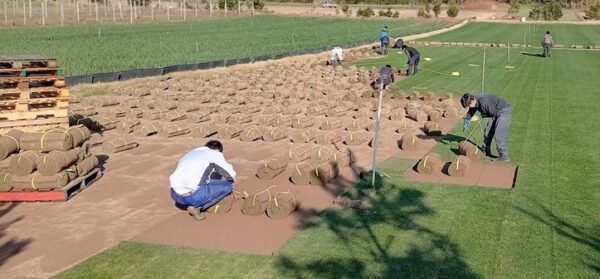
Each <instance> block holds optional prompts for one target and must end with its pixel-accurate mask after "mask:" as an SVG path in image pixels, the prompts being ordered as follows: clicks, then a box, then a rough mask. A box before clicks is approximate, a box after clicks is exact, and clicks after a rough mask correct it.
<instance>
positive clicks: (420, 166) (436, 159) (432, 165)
mask: <svg viewBox="0 0 600 279" xmlns="http://www.w3.org/2000/svg"><path fill="white" fill-rule="evenodd" d="M441 164H442V157H441V156H440V155H439V154H437V153H433V152H430V153H427V154H426V155H425V156H423V158H421V160H419V162H418V163H417V167H416V171H417V172H418V173H423V174H431V173H433V172H434V171H435V170H438V169H441Z"/></svg>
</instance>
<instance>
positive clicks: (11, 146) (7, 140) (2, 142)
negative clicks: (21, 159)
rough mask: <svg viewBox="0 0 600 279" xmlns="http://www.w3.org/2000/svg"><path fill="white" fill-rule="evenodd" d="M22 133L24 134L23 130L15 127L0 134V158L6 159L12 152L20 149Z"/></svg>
mask: <svg viewBox="0 0 600 279" xmlns="http://www.w3.org/2000/svg"><path fill="white" fill-rule="evenodd" d="M21 135H23V132H21V131H20V130H16V129H13V130H10V131H8V132H7V133H6V134H4V135H2V136H0V160H4V159H6V158H8V156H10V154H13V153H15V152H18V151H19V148H20V140H21Z"/></svg>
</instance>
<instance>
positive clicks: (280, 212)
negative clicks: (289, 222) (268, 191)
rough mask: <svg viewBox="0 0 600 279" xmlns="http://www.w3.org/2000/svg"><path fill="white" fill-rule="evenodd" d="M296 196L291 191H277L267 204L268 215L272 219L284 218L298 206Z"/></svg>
mask: <svg viewBox="0 0 600 279" xmlns="http://www.w3.org/2000/svg"><path fill="white" fill-rule="evenodd" d="M297 207H298V203H296V198H295V197H294V194H292V193H291V192H290V191H287V192H279V193H276V194H275V195H274V196H273V198H272V199H271V201H269V204H268V205H267V216H269V218H271V219H283V218H285V217H287V216H288V215H290V214H291V213H292V212H294V210H296V208H297Z"/></svg>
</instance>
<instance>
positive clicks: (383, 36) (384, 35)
mask: <svg viewBox="0 0 600 279" xmlns="http://www.w3.org/2000/svg"><path fill="white" fill-rule="evenodd" d="M379 42H380V43H381V54H383V55H387V48H388V45H389V44H390V32H389V31H388V27H387V25H386V26H383V29H381V32H379Z"/></svg>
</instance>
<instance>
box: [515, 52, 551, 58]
mask: <svg viewBox="0 0 600 279" xmlns="http://www.w3.org/2000/svg"><path fill="white" fill-rule="evenodd" d="M521 54H523V55H527V56H533V57H541V58H545V57H544V55H543V54H541V53H528V52H521Z"/></svg>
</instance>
